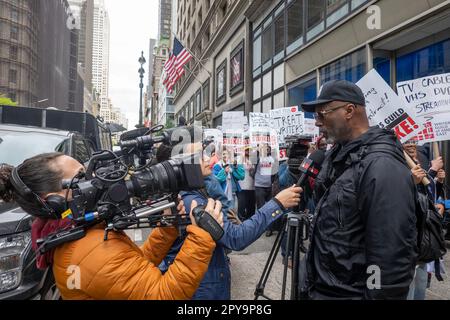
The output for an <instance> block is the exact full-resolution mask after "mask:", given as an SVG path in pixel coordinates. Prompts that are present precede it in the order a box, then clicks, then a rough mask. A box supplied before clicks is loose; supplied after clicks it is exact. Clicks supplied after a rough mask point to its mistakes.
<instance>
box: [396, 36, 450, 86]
mask: <svg viewBox="0 0 450 320" xmlns="http://www.w3.org/2000/svg"><path fill="white" fill-rule="evenodd" d="M396 65H397V82H401V81H406V80H411V79H417V78H422V77H426V76H432V75H435V74H440V73H447V72H450V39H447V40H445V41H442V42H439V43H435V44H433V45H431V46H428V47H426V48H423V49H420V50H417V51H414V52H411V53H408V54H406V55H403V56H400V57H398V58H397V64H396Z"/></svg>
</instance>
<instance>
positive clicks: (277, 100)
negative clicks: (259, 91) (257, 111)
mask: <svg viewBox="0 0 450 320" xmlns="http://www.w3.org/2000/svg"><path fill="white" fill-rule="evenodd" d="M284 107H285V105H284V91H281V92H279V93H277V94H276V95H274V96H273V108H274V109H279V108H284Z"/></svg>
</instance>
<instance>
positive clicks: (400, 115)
mask: <svg viewBox="0 0 450 320" xmlns="http://www.w3.org/2000/svg"><path fill="white" fill-rule="evenodd" d="M357 86H359V87H360V88H361V90H362V91H363V93H364V96H365V98H366V112H367V117H368V119H369V123H370V125H371V126H379V127H380V128H386V129H388V130H394V131H395V134H396V135H397V137H398V138H399V140H400V141H401V142H406V141H407V140H409V139H411V138H413V137H414V136H415V135H416V134H417V133H418V131H419V129H420V122H418V121H417V118H416V116H415V114H414V113H413V112H411V111H409V109H407V108H406V106H405V104H404V103H403V101H402V100H401V99H400V98H399V97H398V96H397V94H396V93H395V92H394V90H392V88H391V87H390V86H389V85H388V84H387V83H386V82H385V81H384V79H383V78H382V77H381V76H380V75H379V74H378V72H377V71H376V70H375V69H372V70H371V71H370V72H369V73H368V74H366V75H365V76H364V77H363V78H362V79H361V80H360V81H359V82H358V83H357Z"/></svg>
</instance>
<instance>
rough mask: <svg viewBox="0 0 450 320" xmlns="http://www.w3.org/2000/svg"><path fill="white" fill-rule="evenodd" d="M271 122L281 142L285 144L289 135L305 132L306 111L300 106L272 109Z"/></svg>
mask: <svg viewBox="0 0 450 320" xmlns="http://www.w3.org/2000/svg"><path fill="white" fill-rule="evenodd" d="M270 122H271V128H273V129H275V130H276V132H277V135H278V143H279V144H284V143H285V138H286V137H288V136H292V135H295V134H298V135H303V134H305V117H304V113H303V112H302V111H300V110H299V108H298V107H291V108H282V109H275V110H271V111H270Z"/></svg>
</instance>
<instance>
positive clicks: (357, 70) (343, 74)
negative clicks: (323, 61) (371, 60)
mask: <svg viewBox="0 0 450 320" xmlns="http://www.w3.org/2000/svg"><path fill="white" fill-rule="evenodd" d="M365 52H366V51H365V49H361V50H358V51H356V52H354V53H351V54H349V55H347V56H345V57H343V58H341V59H339V60H337V61H335V62H332V63H330V64H329V65H327V66H325V67H323V68H321V69H320V83H321V84H324V83H325V82H328V81H330V80H347V81H351V82H353V83H356V82H358V81H359V80H360V79H361V78H362V77H364V75H365V74H366V57H365Z"/></svg>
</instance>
